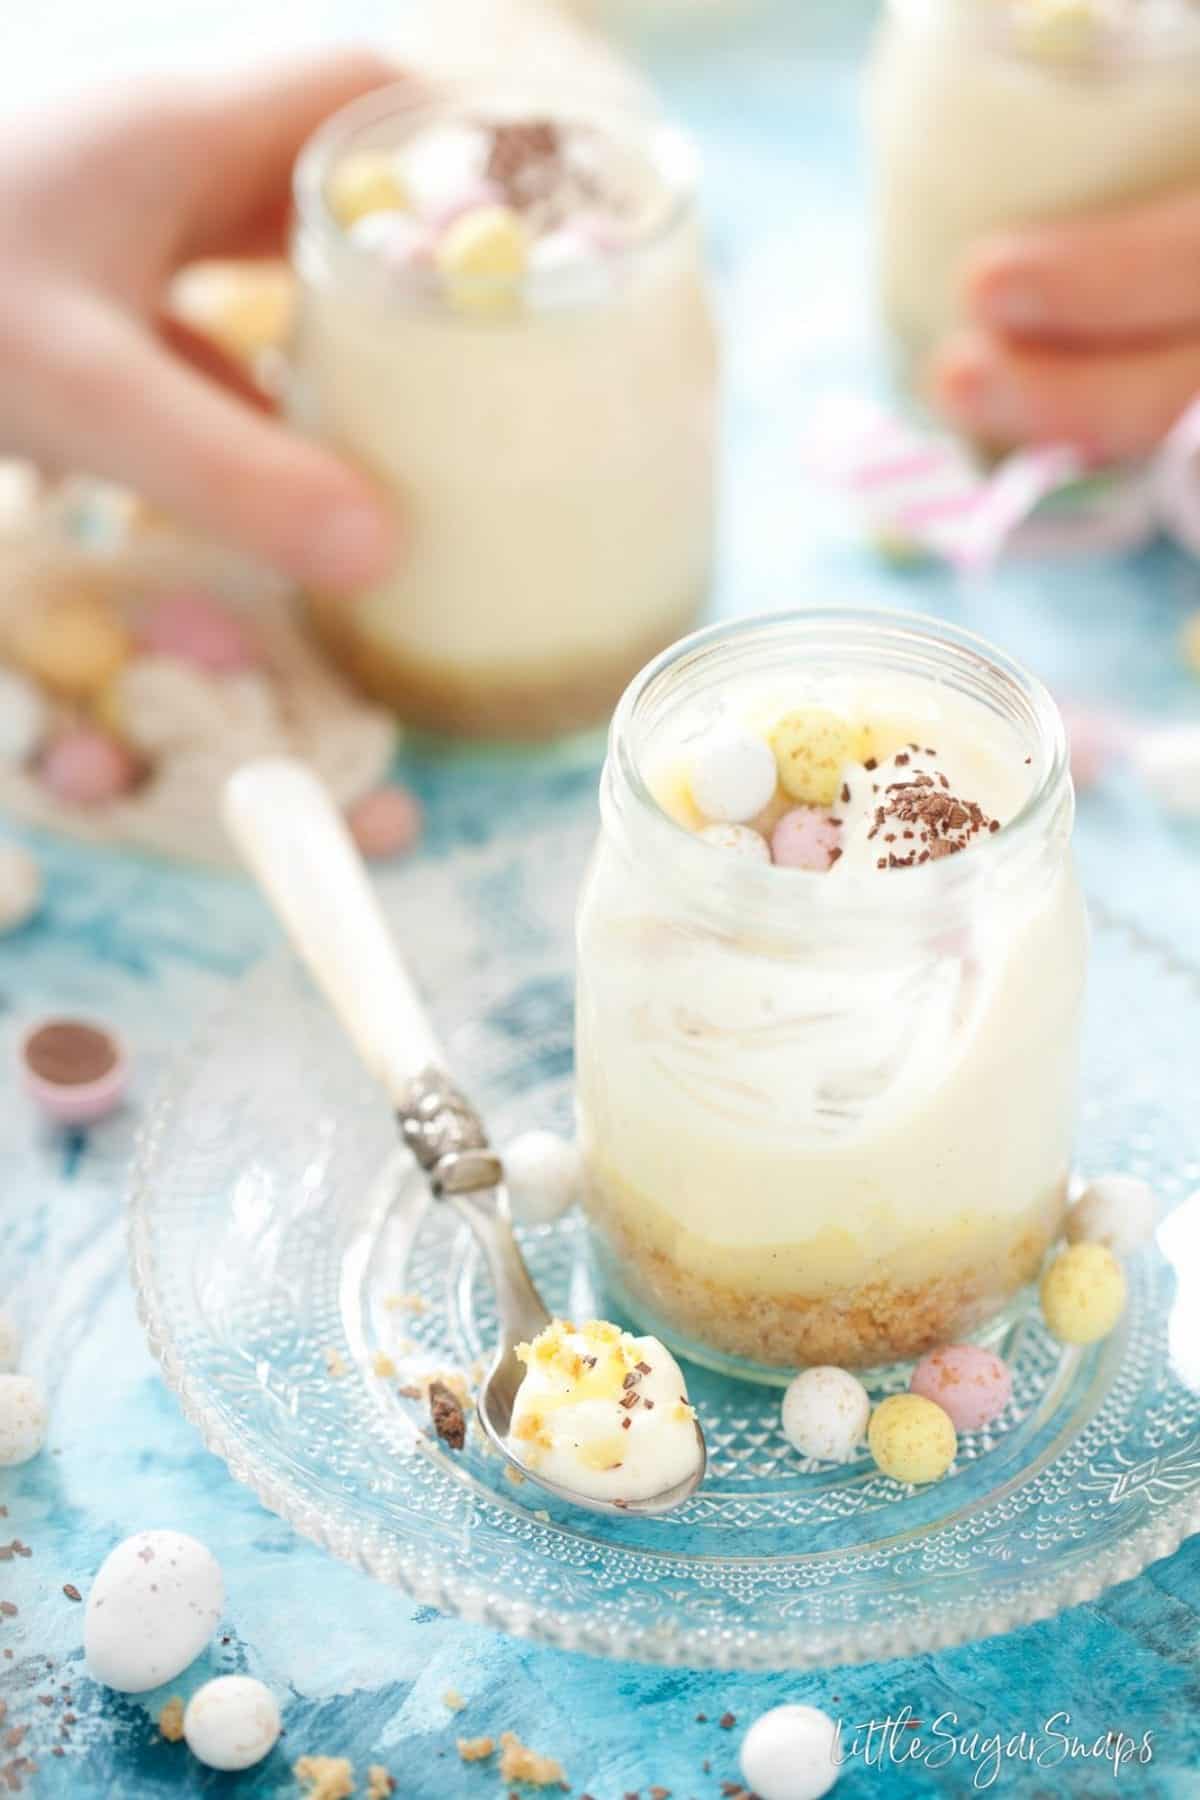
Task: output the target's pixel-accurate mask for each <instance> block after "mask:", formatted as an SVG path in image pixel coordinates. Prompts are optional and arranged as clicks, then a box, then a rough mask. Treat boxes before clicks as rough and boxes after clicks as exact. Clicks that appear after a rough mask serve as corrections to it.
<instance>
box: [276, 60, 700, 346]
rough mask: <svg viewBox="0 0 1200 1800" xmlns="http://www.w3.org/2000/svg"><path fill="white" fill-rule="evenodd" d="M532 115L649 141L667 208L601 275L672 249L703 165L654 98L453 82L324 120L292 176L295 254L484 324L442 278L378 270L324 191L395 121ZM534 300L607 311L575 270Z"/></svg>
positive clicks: (611, 253) (495, 283) (496, 281)
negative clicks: (346, 159) (351, 156)
mask: <svg viewBox="0 0 1200 1800" xmlns="http://www.w3.org/2000/svg"><path fill="white" fill-rule="evenodd" d="M518 101H519V102H520V103H521V109H522V110H523V111H524V113H525V115H526V116H528V115H529V113H530V112H531V111H536V112H537V113H538V114H539V115H540V116H542V117H547V116H549V117H551V118H554V119H556V120H559V121H569V120H571V119H574V120H575V121H576V122H587V123H591V124H594V125H596V127H597V129H600V130H603V129H604V128H605V124H606V123H607V126H608V128H609V129H610V131H611V129H612V127H613V121H614V120H620V121H622V122H624V124H625V125H626V127H627V128H633V127H637V128H639V129H641V130H642V131H643V133H644V134H645V141H644V143H643V144H642V145H641V146H640V147H641V149H642V152H643V154H644V156H645V157H646V159H647V161H648V163H649V164H650V166H651V167H652V168H653V169H654V171H655V173H656V175H657V176H658V177H659V179H660V180H661V182H662V186H663V193H664V196H665V202H664V205H663V207H662V210H661V213H659V214H658V215H656V216H655V218H654V219H653V220H652V221H651V222H650V224H649V225H648V227H647V229H646V230H644V231H642V232H638V233H635V234H632V235H631V236H630V237H629V239H628V241H626V242H623V243H619V244H616V245H614V246H612V247H611V248H609V247H606V249H605V252H604V261H605V266H606V267H609V268H616V269H626V270H628V269H631V268H633V267H634V266H636V265H637V264H638V263H639V262H640V261H641V260H642V259H643V258H645V257H648V256H650V255H652V254H653V253H654V252H655V251H657V250H658V249H660V248H661V247H662V246H663V245H664V244H666V243H668V242H670V241H671V240H672V239H673V238H674V237H675V235H676V233H677V232H679V231H680V230H681V229H682V228H684V227H685V226H686V225H687V224H688V223H689V222H690V221H691V219H692V217H693V216H694V212H695V204H696V194H697V190H698V186H699V172H700V156H699V151H698V149H697V146H696V144H695V142H694V140H693V139H692V138H691V137H690V136H689V135H688V134H687V133H686V132H685V131H684V130H683V129H682V128H681V127H680V126H678V125H676V124H674V123H673V122H672V121H671V120H669V119H668V118H667V116H666V115H665V114H664V113H663V112H662V111H661V109H660V108H659V107H658V105H657V103H656V102H655V101H654V100H653V99H652V98H651V97H650V96H649V95H647V96H645V97H642V96H638V95H635V94H631V95H629V96H615V95H614V94H613V93H612V91H611V90H610V89H607V88H605V87H603V86H588V85H586V84H582V85H578V86H573V87H572V86H569V87H563V86H561V85H559V84H554V85H549V84H545V83H543V84H538V83H537V82H530V83H528V84H524V83H519V82H513V81H498V82H483V81H479V80H471V81H462V82H455V83H454V84H453V85H452V86H450V85H445V86H439V87H429V86H424V87H420V88H417V87H415V86H414V84H413V83H412V82H408V81H396V82H391V83H389V84H388V85H387V86H385V87H380V88H374V89H372V91H371V92H370V93H368V94H362V95H360V96H359V97H358V99H356V100H351V101H350V102H349V103H348V104H347V105H345V106H342V107H339V108H338V110H337V111H336V112H334V113H331V114H330V115H329V117H328V118H327V119H325V120H324V121H323V122H322V123H321V124H320V125H319V126H318V127H317V129H316V131H315V132H314V133H313V134H312V136H311V137H310V138H309V139H308V141H307V142H306V143H305V144H304V146H303V147H302V149H301V151H300V154H299V156H298V157H297V159H296V165H295V168H294V170H293V173H292V198H293V202H294V205H295V217H296V224H295V241H296V243H297V245H299V244H300V243H302V242H304V241H306V240H311V241H312V243H313V244H314V245H315V247H316V248H317V250H318V252H319V253H320V254H321V255H323V256H324V257H326V258H327V259H329V260H330V261H331V262H332V263H335V264H337V265H339V266H340V269H341V271H342V272H343V273H344V275H345V277H346V278H347V279H348V280H358V281H360V282H362V283H364V284H366V285H369V286H371V287H373V289H374V293H375V297H376V298H377V299H378V300H379V301H380V302H381V303H383V304H385V305H386V304H389V303H390V304H393V305H395V304H397V303H399V304H411V303H413V302H422V303H425V304H429V303H430V302H435V303H436V306H437V310H438V312H439V313H440V314H443V315H444V316H445V317H447V318H450V319H458V318H465V319H469V320H470V321H471V322H473V323H478V322H479V319H480V316H481V314H480V312H478V311H476V310H475V309H474V308H472V309H469V310H468V311H467V312H465V313H463V314H459V313H457V312H455V311H454V310H452V309H451V308H449V307H447V306H446V305H445V302H444V299H443V297H442V290H441V285H440V283H439V281H438V280H437V277H436V273H435V271H433V270H432V269H426V268H422V267H420V266H414V267H412V268H409V269H403V270H397V269H395V268H393V267H391V266H389V265H386V264H384V263H382V262H381V259H380V258H379V257H377V256H376V255H375V254H374V253H373V252H372V251H370V250H368V249H366V248H364V247H363V246H362V245H359V244H355V243H354V242H353V240H352V239H351V237H350V236H349V234H348V233H347V232H345V231H344V230H343V229H342V227H341V225H340V224H339V223H338V221H337V219H336V218H335V217H334V215H333V213H332V211H331V210H330V207H329V204H328V201H327V198H326V191H325V183H326V177H327V175H328V173H329V169H330V166H331V164H332V162H333V160H334V159H335V158H336V157H337V156H338V155H339V154H340V153H342V152H344V151H347V150H350V149H353V148H354V147H355V144H356V142H358V141H359V140H360V139H361V137H362V136H364V135H368V134H370V133H371V132H372V131H373V130H377V129H379V128H381V127H383V126H385V125H386V124H387V123H388V122H389V121H393V120H401V121H411V122H413V123H414V124H415V123H417V122H420V121H422V120H423V119H427V120H429V121H430V122H433V121H435V120H437V119H438V118H439V117H443V118H444V117H450V118H453V117H456V116H459V115H461V114H462V113H464V112H466V111H468V109H469V108H471V107H472V106H474V107H476V108H478V109H480V110H484V109H491V110H497V109H504V108H506V107H508V106H510V105H512V104H513V103H515V102H518ZM464 281H465V282H466V285H467V287H468V289H469V291H470V292H471V293H472V294H474V295H477V296H478V297H479V298H480V300H481V301H485V300H486V299H487V297H488V295H489V294H491V293H495V292H498V291H499V290H500V289H501V288H504V289H505V290H506V291H507V290H508V289H509V288H510V287H511V283H510V282H509V281H508V280H507V278H497V277H495V276H486V275H479V276H473V277H471V278H469V280H467V279H466V278H462V277H460V278H459V285H462V284H463V283H464ZM537 281H538V291H539V294H540V295H542V296H543V297H544V298H545V300H546V301H548V302H549V303H551V304H552V305H553V306H554V307H555V309H556V310H557V309H558V308H559V307H562V306H570V307H572V308H576V307H583V306H588V305H597V304H603V301H602V300H600V299H597V298H593V297H591V296H589V295H588V294H587V293H586V292H585V291H584V290H583V285H582V284H581V283H580V280H579V275H578V271H577V270H575V269H571V268H562V269H554V270H539V271H538V276H537ZM488 316H489V322H493V323H500V324H504V323H511V322H512V319H513V317H514V316H515V317H517V318H520V317H521V315H520V314H516V315H512V314H508V313H505V312H504V311H503V310H500V309H498V310H497V311H496V312H495V313H494V314H491V315H488Z"/></svg>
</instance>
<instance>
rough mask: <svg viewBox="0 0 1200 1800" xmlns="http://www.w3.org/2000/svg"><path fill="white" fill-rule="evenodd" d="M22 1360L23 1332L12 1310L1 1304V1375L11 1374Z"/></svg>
mask: <svg viewBox="0 0 1200 1800" xmlns="http://www.w3.org/2000/svg"><path fill="white" fill-rule="evenodd" d="M20 1360H21V1333H20V1331H19V1329H18V1327H17V1321H16V1320H15V1319H14V1318H13V1316H12V1314H11V1313H10V1312H5V1310H4V1308H3V1307H2V1306H0V1375H11V1374H12V1372H13V1370H14V1369H15V1368H16V1366H17V1364H18V1363H19V1362H20Z"/></svg>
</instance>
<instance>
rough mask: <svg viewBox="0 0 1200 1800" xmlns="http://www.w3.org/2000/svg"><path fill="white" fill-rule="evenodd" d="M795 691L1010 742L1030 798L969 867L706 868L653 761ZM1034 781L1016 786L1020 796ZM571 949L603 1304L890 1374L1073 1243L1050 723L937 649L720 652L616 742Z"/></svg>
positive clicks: (1076, 1009) (1067, 885) (703, 850)
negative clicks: (861, 698) (881, 702)
mask: <svg viewBox="0 0 1200 1800" xmlns="http://www.w3.org/2000/svg"><path fill="white" fill-rule="evenodd" d="M789 670H791V671H794V673H795V679H796V682H797V684H798V685H799V684H801V683H806V682H807V683H811V684H813V691H812V692H811V693H809V692H808V691H805V693H804V696H803V697H804V699H805V700H806V701H807V700H810V699H811V700H815V701H816V702H817V703H819V702H820V698H821V692H822V684H823V683H824V682H826V681H829V682H838V683H847V684H851V685H855V686H856V685H857V684H858V683H860V682H862V683H864V684H870V685H871V687H872V688H873V689H875V690H877V691H878V692H880V693H881V694H892V695H893V697H894V700H895V703H896V707H897V711H898V714H899V713H900V712H901V710H902V709H903V716H905V717H908V716H910V715H909V713H908V710H907V709H908V707H909V706H911V708H912V714H911V716H913V717H920V716H921V715H922V714H925V715H926V716H925V719H924V724H923V729H928V730H933V731H936V730H937V729H938V725H937V723H936V722H935V720H936V717H937V715H938V713H939V712H941V713H942V715H943V723H949V722H950V721H951V720H953V721H954V728H955V730H957V731H958V732H959V733H960V734H964V733H965V734H966V736H967V738H968V739H969V738H970V737H972V736H976V737H980V736H982V735H983V734H987V735H989V736H990V735H991V734H997V736H998V737H999V739H1000V740H1001V741H1002V742H1004V743H1005V745H1006V746H1007V748H1008V751H1009V752H1010V753H1011V756H1012V757H1013V758H1015V759H1016V760H1017V761H1018V762H1020V763H1024V762H1025V760H1026V759H1028V766H1029V769H1030V788H1029V791H1028V797H1027V799H1026V801H1025V803H1024V805H1023V806H1022V808H1021V810H1020V811H1019V812H1018V814H1017V815H1016V816H1015V817H1014V818H1013V819H1012V820H1011V821H1010V822H1009V823H1008V824H1007V825H1006V826H1005V827H1004V829H1003V830H1001V831H999V832H997V833H996V834H995V835H994V836H989V837H987V838H985V839H984V840H983V841H982V842H980V843H979V844H978V845H977V846H975V847H974V848H972V849H971V850H970V851H969V852H968V853H967V854H966V855H963V856H947V857H945V858H943V859H942V860H940V861H931V862H930V863H929V864H928V866H926V867H924V868H919V867H918V868H912V869H908V870H906V871H904V872H903V873H896V874H891V873H889V874H885V875H883V876H877V875H875V874H874V873H869V874H867V875H866V876H865V878H864V881H863V882H862V883H861V884H860V885H857V886H853V887H850V888H849V889H847V888H846V887H845V886H843V885H842V884H841V883H840V882H835V880H834V879H833V878H832V877H829V876H826V875H823V874H816V875H806V874H804V873H798V872H797V871H795V870H793V869H778V868H773V867H771V866H770V865H769V864H767V865H763V864H761V863H759V862H757V861H751V860H748V859H746V858H743V857H738V856H733V855H731V854H730V853H729V852H727V851H716V850H713V849H712V848H711V847H710V846H709V845H708V844H705V843H703V842H701V841H700V839H699V838H697V837H696V836H694V835H693V834H692V833H691V832H690V831H688V830H686V829H681V828H680V825H679V824H678V823H677V822H676V820H675V819H674V818H672V817H670V816H669V815H668V813H667V812H666V811H664V810H663V808H662V806H660V804H659V802H658V801H657V800H656V799H655V797H654V776H653V773H652V771H653V770H654V768H655V766H656V764H657V761H658V758H659V757H660V756H661V754H662V748H663V741H664V740H665V741H666V742H667V743H668V744H671V743H672V742H673V741H674V740H675V739H676V737H677V736H678V735H679V734H680V733H681V732H683V733H687V732H690V731H694V730H696V729H700V728H702V722H703V719H704V717H705V716H706V714H707V712H708V711H710V710H711V709H712V708H713V707H714V706H715V705H719V704H720V703H721V702H722V701H723V699H724V698H727V697H728V696H729V695H730V694H733V695H735V696H736V695H737V694H738V693H739V692H741V691H742V690H745V691H746V692H747V693H751V694H752V693H754V692H755V691H756V690H757V688H758V687H759V685H760V684H761V683H763V682H764V681H765V680H769V681H777V680H778V678H779V676H780V673H781V672H784V673H786V672H787V671H789ZM1014 766H1015V765H1014ZM600 801H601V819H602V829H601V835H600V841H599V843H598V845H597V848H596V851H595V854H594V857H593V860H592V864H591V869H590V872H589V875H588V877H587V880H586V882H585V885H584V888H583V891H582V893H581V896H580V902H579V912H578V924H577V970H578V974H577V996H576V1015H575V1017H576V1027H575V1028H576V1055H575V1066H576V1084H577V1094H578V1111H579V1129H580V1141H581V1144H582V1146H583V1149H584V1154H585V1158H586V1162H587V1172H588V1186H587V1198H586V1208H587V1211H588V1214H589V1218H590V1223H591V1226H592V1229H593V1234H594V1239H595V1243H596V1247H597V1250H598V1253H599V1262H600V1267H601V1271H602V1274H603V1277H604V1280H605V1285H606V1287H607V1288H608V1290H609V1292H610V1293H611V1294H612V1296H613V1297H614V1298H615V1300H616V1302H617V1304H618V1306H623V1307H624V1309H625V1310H626V1311H628V1312H629V1313H630V1314H631V1315H632V1317H633V1318H635V1319H636V1320H637V1321H638V1322H639V1324H640V1325H641V1326H642V1327H643V1328H644V1329H646V1330H651V1331H654V1332H656V1333H657V1334H658V1335H659V1336H662V1337H663V1338H665V1339H666V1340H667V1341H668V1342H670V1343H671V1344H673V1345H674V1346H675V1347H676V1348H677V1349H679V1350H681V1351H683V1352H684V1353H685V1354H687V1355H689V1356H692V1357H694V1358H696V1359H698V1360H700V1361H702V1362H709V1363H715V1364H717V1365H718V1366H722V1367H729V1368H732V1369H733V1370H734V1372H737V1373H744V1374H751V1375H759V1376H764V1375H770V1374H771V1373H772V1372H775V1373H778V1372H779V1371H790V1370H792V1369H795V1368H796V1367H798V1366H802V1365H805V1364H814V1363H835V1364H838V1365H841V1366H844V1367H876V1366H880V1365H885V1364H889V1363H891V1362H893V1361H897V1360H904V1359H908V1358H912V1357H915V1356H919V1355H920V1354H922V1353H923V1352H924V1351H926V1350H929V1349H931V1348H933V1347H934V1346H936V1345H938V1344H943V1343H949V1342H953V1341H955V1340H956V1339H957V1338H959V1337H961V1336H962V1335H964V1334H965V1333H969V1332H971V1331H974V1330H975V1329H977V1328H978V1327H980V1326H981V1325H982V1324H984V1323H985V1322H987V1321H988V1320H989V1319H992V1318H994V1317H996V1316H997V1315H998V1314H1001V1313H1002V1312H1003V1311H1004V1310H1005V1309H1006V1307H1007V1306H1008V1304H1009V1303H1010V1302H1012V1301H1014V1299H1015V1298H1016V1297H1018V1296H1020V1295H1021V1294H1022V1290H1024V1289H1025V1288H1026V1287H1027V1285H1028V1284H1029V1283H1030V1282H1031V1281H1032V1280H1033V1279H1034V1278H1035V1277H1036V1275H1037V1273H1038V1271H1039V1269H1040V1266H1041V1263H1042V1259H1043V1256H1044V1254H1045V1252H1046V1250H1047V1249H1048V1247H1049V1246H1050V1245H1051V1244H1052V1243H1053V1242H1054V1240H1055V1238H1056V1237H1057V1236H1058V1234H1059V1232H1060V1230H1061V1228H1062V1220H1063V1215H1064V1212H1065V1208H1066V1198H1067V1178H1068V1173H1069V1165H1070V1156H1071V1144H1072V1139H1073V1135H1074V1127H1075V1106H1076V1088H1077V1081H1078V1069H1079V1041H1080V1021H1081V1006H1082V995H1083V979H1084V963H1085V952H1086V928H1085V919H1084V912H1083V904H1082V900H1081V897H1080V893H1079V888H1078V884H1077V881H1076V878H1075V873H1074V866H1073V859H1072V856H1071V848H1070V837H1071V826H1072V821H1073V817H1074V800H1073V795H1072V790H1071V782H1070V776H1069V772H1068V766H1067V756H1066V742H1065V736H1064V732H1063V726H1062V722H1061V720H1060V718H1059V716H1058V713H1057V711H1056V709H1055V707H1054V703H1053V701H1052V700H1051V699H1050V696H1049V694H1048V693H1047V692H1046V691H1045V689H1044V688H1043V687H1042V686H1041V684H1040V683H1039V682H1037V681H1035V680H1034V679H1033V678H1032V677H1030V676H1028V675H1027V674H1025V673H1024V672H1023V671H1022V670H1021V669H1019V668H1018V667H1017V666H1016V665H1015V664H1014V663H1012V662H1010V661H1009V659H1008V658H1006V657H1004V656H1003V655H1002V654H1001V653H1000V652H998V651H994V650H992V648H991V647H990V646H989V645H987V644H984V643H983V642H982V641H981V640H979V639H977V638H974V637H972V636H970V635H969V634H967V633H965V632H962V631H959V630H957V629H955V628H954V627H951V626H947V625H941V624H938V623H935V622H934V621H932V620H922V619H908V618H905V617H903V616H901V615H895V614H887V613H868V612H864V613H857V612H849V611H845V610H834V609H831V610H829V611H819V610H814V611H811V612H798V613H779V614H775V615H771V616H768V617H764V618H759V619H747V620H739V621H737V622H735V623H733V624H730V625H720V626H714V627H712V628H710V629H709V630H707V631H704V632H701V633H699V634H698V635H696V636H694V637H692V638H690V639H687V640H686V641H685V642H684V643H683V644H680V645H677V646H676V647H675V648H674V649H672V650H669V651H667V652H666V653H665V654H664V655H663V656H661V657H659V659H658V660H657V662H655V663H654V664H652V665H651V667H650V668H649V669H647V670H645V671H644V672H643V673H642V674H641V675H640V676H639V677H638V678H637V680H636V681H635V682H634V683H633V685H632V686H631V687H630V688H629V689H628V691H627V692H626V694H625V697H624V698H623V700H622V701H621V704H620V706H619V708H618V710H617V713H616V716H615V717H614V720H613V724H612V730H611V733H610V737H609V753H608V760H607V762H606V764H605V770H604V775H603V779H602V782H601V790H600Z"/></svg>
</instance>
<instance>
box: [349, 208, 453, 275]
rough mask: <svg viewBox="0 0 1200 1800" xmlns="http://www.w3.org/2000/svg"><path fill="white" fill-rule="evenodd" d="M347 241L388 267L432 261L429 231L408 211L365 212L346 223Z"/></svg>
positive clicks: (407, 267) (401, 267) (411, 265)
mask: <svg viewBox="0 0 1200 1800" xmlns="http://www.w3.org/2000/svg"><path fill="white" fill-rule="evenodd" d="M350 242H351V243H352V244H354V245H355V246H356V247H357V248H358V249H359V250H366V251H368V252H369V253H370V255H372V256H377V257H378V258H379V259H380V261H381V262H385V263H387V265H388V267H389V268H392V269H410V268H419V267H424V266H427V265H428V264H430V263H432V261H433V246H434V236H433V233H432V232H431V231H430V229H429V227H428V225H425V224H423V223H422V222H421V220H420V219H414V217H413V215H412V214H411V213H401V212H376V213H365V214H364V215H363V217H362V218H361V219H358V220H356V221H355V223H354V224H353V225H352V226H351V227H350Z"/></svg>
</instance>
